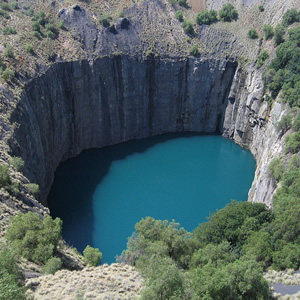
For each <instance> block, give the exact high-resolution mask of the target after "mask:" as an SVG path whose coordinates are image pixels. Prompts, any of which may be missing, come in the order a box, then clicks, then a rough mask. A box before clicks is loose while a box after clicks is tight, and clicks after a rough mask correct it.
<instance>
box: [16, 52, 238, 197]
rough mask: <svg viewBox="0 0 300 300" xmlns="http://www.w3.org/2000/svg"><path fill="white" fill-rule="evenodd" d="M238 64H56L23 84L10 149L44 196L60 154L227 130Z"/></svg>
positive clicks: (121, 60) (109, 60) (108, 60)
mask: <svg viewBox="0 0 300 300" xmlns="http://www.w3.org/2000/svg"><path fill="white" fill-rule="evenodd" d="M236 66H237V64H236V63H234V62H231V61H219V60H204V61H201V60H200V59H193V58H188V59H183V60H171V59H170V60H160V59H158V58H154V57H152V58H148V59H147V60H138V59H136V58H133V57H128V56H122V57H121V56H114V57H105V58H100V59H97V60H95V61H77V62H65V63H56V64H53V65H52V66H51V67H50V68H49V69H48V70H47V71H46V72H45V73H44V74H42V75H40V76H38V77H37V78H35V79H32V80H31V81H30V82H28V83H27V84H26V86H25V88H24V91H23V94H22V96H21V100H20V101H19V104H18V107H17V109H16V110H15V112H14V114H13V115H12V121H14V122H16V123H17V124H20V126H19V127H18V128H17V129H16V130H15V135H14V139H13V140H12V141H11V148H12V150H13V152H14V153H15V155H20V156H22V157H23V159H24V160H25V161H26V172H25V173H26V176H27V177H28V178H29V179H30V180H32V181H34V182H37V183H38V184H39V185H40V187H41V195H42V198H41V201H42V202H43V203H46V196H47V193H48V192H49V189H50V186H51V183H52V181H53V174H54V171H55V169H56V168H57V166H58V164H59V163H60V162H61V160H63V159H66V158H68V157H71V156H74V155H76V154H78V153H80V152H81V151H82V150H83V149H87V148H93V147H103V146H106V145H111V144H116V143H120V142H123V141H126V140H130V139H135V138H144V137H149V136H153V135H158V134H162V133H166V132H182V131H196V132H210V133H212V132H216V131H218V130H219V131H221V130H222V128H223V120H224V112H225V108H226V105H227V98H228V93H229V91H230V88H231V83H232V80H233V78H234V74H235V70H236Z"/></svg>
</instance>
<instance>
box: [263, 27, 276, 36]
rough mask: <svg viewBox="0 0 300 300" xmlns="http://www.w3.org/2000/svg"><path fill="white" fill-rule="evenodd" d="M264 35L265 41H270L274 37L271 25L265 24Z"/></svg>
mask: <svg viewBox="0 0 300 300" xmlns="http://www.w3.org/2000/svg"><path fill="white" fill-rule="evenodd" d="M263 33H264V37H265V40H269V39H271V38H272V37H273V36H274V29H273V27H272V26H271V25H268V24H265V25H264V26H263Z"/></svg>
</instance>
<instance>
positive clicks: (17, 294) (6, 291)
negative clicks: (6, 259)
mask: <svg viewBox="0 0 300 300" xmlns="http://www.w3.org/2000/svg"><path fill="white" fill-rule="evenodd" d="M16 299H18V300H26V299H27V298H26V294H25V288H24V287H20V286H19V284H18V282H17V280H16V278H15V276H14V275H11V274H8V273H0V300H16Z"/></svg>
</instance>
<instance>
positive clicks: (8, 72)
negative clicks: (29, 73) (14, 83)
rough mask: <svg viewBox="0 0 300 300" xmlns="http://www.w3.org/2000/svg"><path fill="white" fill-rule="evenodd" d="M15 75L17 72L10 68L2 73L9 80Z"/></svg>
mask: <svg viewBox="0 0 300 300" xmlns="http://www.w3.org/2000/svg"><path fill="white" fill-rule="evenodd" d="M14 76H15V72H14V71H13V70H11V69H9V68H7V69H5V70H4V71H3V74H2V78H3V79H4V80H5V81H7V80H9V79H12V78H13V77H14Z"/></svg>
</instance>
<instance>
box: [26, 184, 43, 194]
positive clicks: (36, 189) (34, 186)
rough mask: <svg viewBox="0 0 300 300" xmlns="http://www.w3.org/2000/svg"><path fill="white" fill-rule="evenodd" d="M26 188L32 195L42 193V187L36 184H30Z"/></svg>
mask: <svg viewBox="0 0 300 300" xmlns="http://www.w3.org/2000/svg"><path fill="white" fill-rule="evenodd" d="M26 188H27V190H28V191H29V192H30V193H32V194H34V195H37V194H38V193H39V191H40V187H39V185H38V184H36V183H28V184H26Z"/></svg>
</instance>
